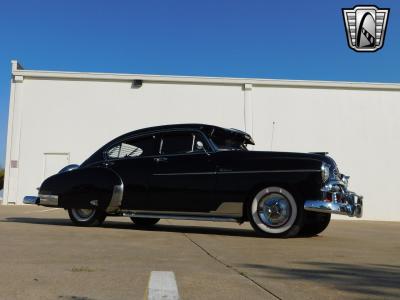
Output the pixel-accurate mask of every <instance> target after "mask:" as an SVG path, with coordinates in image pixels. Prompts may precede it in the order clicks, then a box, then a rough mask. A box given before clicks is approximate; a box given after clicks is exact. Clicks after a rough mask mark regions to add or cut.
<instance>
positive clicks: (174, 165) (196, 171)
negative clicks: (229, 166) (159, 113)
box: [149, 131, 216, 213]
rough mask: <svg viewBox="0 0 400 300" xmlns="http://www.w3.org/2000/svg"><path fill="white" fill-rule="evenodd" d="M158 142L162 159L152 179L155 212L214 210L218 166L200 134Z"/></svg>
mask: <svg viewBox="0 0 400 300" xmlns="http://www.w3.org/2000/svg"><path fill="white" fill-rule="evenodd" d="M158 141H159V145H160V148H159V156H157V157H155V158H154V168H153V170H154V172H153V174H152V176H151V178H150V191H149V195H150V203H151V208H152V210H154V211H164V212H166V211H168V212H192V213H195V212H209V211H211V210H213V209H215V203H214V197H213V193H214V187H215V181H216V176H215V164H214V161H213V156H212V154H210V152H209V151H210V150H211V148H210V146H209V145H208V144H207V141H206V140H205V139H204V137H203V136H202V135H201V133H200V132H190V131H179V132H172V133H164V134H160V135H159V139H158ZM199 143H201V144H199ZM201 145H203V148H202V147H201ZM199 146H200V147H199Z"/></svg>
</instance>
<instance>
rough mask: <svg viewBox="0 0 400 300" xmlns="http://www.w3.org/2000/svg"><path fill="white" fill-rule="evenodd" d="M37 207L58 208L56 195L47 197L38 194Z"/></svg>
mask: <svg viewBox="0 0 400 300" xmlns="http://www.w3.org/2000/svg"><path fill="white" fill-rule="evenodd" d="M39 199H40V200H39V203H38V204H39V205H43V206H58V196H57V195H48V194H39Z"/></svg>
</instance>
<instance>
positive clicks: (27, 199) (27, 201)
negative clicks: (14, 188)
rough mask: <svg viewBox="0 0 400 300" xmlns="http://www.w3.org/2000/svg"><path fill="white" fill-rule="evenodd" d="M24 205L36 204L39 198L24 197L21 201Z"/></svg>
mask: <svg viewBox="0 0 400 300" xmlns="http://www.w3.org/2000/svg"><path fill="white" fill-rule="evenodd" d="M23 202H24V204H38V203H39V197H37V196H25V197H24V200H23Z"/></svg>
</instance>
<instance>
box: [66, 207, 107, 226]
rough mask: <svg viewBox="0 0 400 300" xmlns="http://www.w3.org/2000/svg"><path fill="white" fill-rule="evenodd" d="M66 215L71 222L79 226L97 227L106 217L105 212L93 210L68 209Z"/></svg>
mask: <svg viewBox="0 0 400 300" xmlns="http://www.w3.org/2000/svg"><path fill="white" fill-rule="evenodd" d="M68 214H69V217H70V219H71V221H72V222H73V223H74V224H75V225H79V226H99V225H101V224H102V223H103V222H104V220H105V218H106V216H107V215H106V213H105V212H103V211H100V210H98V209H95V208H69V209H68Z"/></svg>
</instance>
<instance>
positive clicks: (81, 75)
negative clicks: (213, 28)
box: [11, 60, 400, 90]
mask: <svg viewBox="0 0 400 300" xmlns="http://www.w3.org/2000/svg"><path fill="white" fill-rule="evenodd" d="M11 64H12V75H13V76H23V77H25V78H40V79H52V78H54V79H72V80H73V79H75V80H77V79H80V80H102V81H133V80H135V79H136V80H137V79H139V80H143V81H144V82H146V81H147V82H169V83H187V84H215V85H241V86H243V85H245V84H251V85H253V86H274V87H298V88H333V89H363V90H400V83H369V82H345V81H315V80H281V79H258V78H232V77H200V76H173V75H146V74H124V73H94V72H66V71H43V70H25V69H23V67H22V66H21V65H20V64H19V63H18V62H17V61H16V60H13V61H11Z"/></svg>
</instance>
